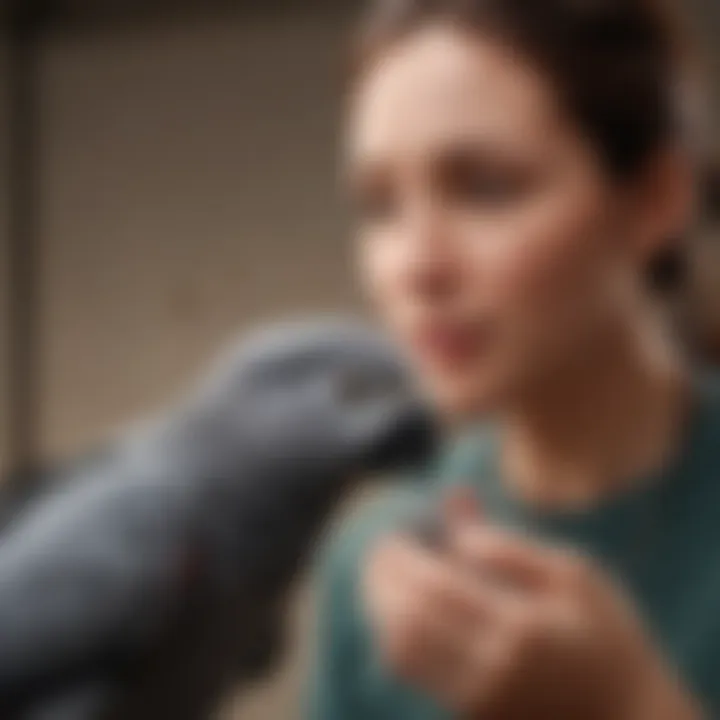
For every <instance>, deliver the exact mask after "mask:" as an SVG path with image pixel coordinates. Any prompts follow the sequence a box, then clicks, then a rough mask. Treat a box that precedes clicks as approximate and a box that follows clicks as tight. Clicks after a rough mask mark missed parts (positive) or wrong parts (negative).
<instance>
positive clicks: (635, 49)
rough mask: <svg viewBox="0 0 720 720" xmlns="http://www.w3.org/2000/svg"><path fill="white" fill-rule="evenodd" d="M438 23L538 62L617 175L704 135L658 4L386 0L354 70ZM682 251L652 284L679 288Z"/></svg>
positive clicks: (688, 71)
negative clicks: (406, 37)
mask: <svg viewBox="0 0 720 720" xmlns="http://www.w3.org/2000/svg"><path fill="white" fill-rule="evenodd" d="M438 21H440V22H447V23H450V24H454V25H456V26H458V27H459V28H461V29H463V30H469V31H478V32H480V33H487V34H489V35H490V36H492V37H495V38H497V39H499V40H501V41H503V42H507V43H508V45H510V46H511V47H513V48H514V49H516V50H517V51H518V52H519V53H521V54H522V55H524V56H525V57H527V59H528V60H529V61H530V62H532V63H533V64H535V65H537V66H538V67H539V68H540V69H541V70H542V71H543V72H544V73H545V75H546V76H547V77H548V78H549V80H550V82H551V83H552V84H553V87H554V88H555V90H556V92H557V95H558V98H559V100H560V102H561V103H562V105H563V106H564V107H565V109H566V110H567V111H568V112H569V114H570V116H571V117H572V118H574V120H575V121H576V122H577V124H578V126H579V127H580V129H581V130H582V131H583V132H584V134H585V135H586V137H588V139H589V140H590V141H591V143H592V144H593V146H594V147H595V148H596V150H597V151H598V156H599V158H600V160H601V161H602V163H603V164H604V166H605V168H606V170H607V171H608V172H609V173H610V174H611V175H612V177H614V178H616V179H619V180H627V179H632V178H633V177H635V176H637V175H638V174H640V173H641V172H642V171H643V170H644V169H646V167H647V166H648V165H649V163H650V162H651V161H652V160H653V159H654V158H655V157H656V155H657V154H658V153H659V152H660V151H661V150H662V149H663V148H664V147H666V146H668V145H670V144H672V143H676V142H688V143H691V142H696V141H697V139H698V137H699V134H700V130H699V128H698V127H697V125H696V124H695V123H696V122H697V120H699V119H700V118H699V117H698V116H697V113H696V112H695V111H696V109H697V108H696V107H695V104H696V100H697V99H699V97H700V94H699V93H697V88H698V84H697V80H698V73H697V72H696V70H697V67H696V63H695V58H694V57H693V53H692V52H691V44H690V42H689V39H688V38H689V36H688V33H687V32H686V28H685V27H684V25H683V23H681V22H680V20H679V18H677V17H676V16H675V15H674V14H673V13H671V12H670V10H669V8H668V7H667V6H666V5H665V4H664V3H662V2H661V0H394V1H393V0H380V1H379V2H375V3H374V4H373V5H372V6H371V10H370V13H369V16H368V18H367V22H366V24H365V25H364V26H363V27H362V29H361V34H360V38H359V43H358V47H357V51H358V52H357V55H356V57H355V58H354V73H355V74H359V73H361V72H362V70H363V68H364V67H365V65H366V64H367V62H368V60H371V59H372V58H373V57H374V56H375V55H376V54H377V53H378V52H380V51H381V50H382V48H383V47H385V46H387V45H388V44H390V43H392V42H393V41H394V40H396V39H399V38H401V37H402V36H403V35H405V34H406V33H408V32H410V31H412V30H413V29H415V28H417V27H419V26H421V25H424V24H427V23H429V22H438ZM684 255H685V253H684V251H683V250H682V244H681V243H679V242H671V243H669V244H668V250H667V252H664V253H663V256H662V257H660V258H658V260H657V263H656V265H657V267H655V264H653V267H651V268H650V275H651V282H652V283H653V284H654V285H655V286H656V287H659V288H661V289H663V290H666V289H674V288H675V287H676V286H677V285H678V284H680V283H681V282H682V275H683V269H682V265H683V264H684Z"/></svg>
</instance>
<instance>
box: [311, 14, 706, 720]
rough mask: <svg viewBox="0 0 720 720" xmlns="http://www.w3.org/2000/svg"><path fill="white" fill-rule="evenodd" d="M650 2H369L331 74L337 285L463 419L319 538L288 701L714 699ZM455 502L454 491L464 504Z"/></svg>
mask: <svg viewBox="0 0 720 720" xmlns="http://www.w3.org/2000/svg"><path fill="white" fill-rule="evenodd" d="M685 52H686V46H685V44H684V43H683V41H682V39H681V38H680V36H679V32H678V30H677V24H676V23H675V22H674V21H672V20H671V19H670V17H669V16H668V15H667V14H666V13H665V12H663V11H662V10H661V8H660V3H659V2H656V1H653V0H543V2H538V0H436V1H435V2H429V1H428V0H425V1H423V0H406V1H405V2H397V3H380V5H379V6H378V8H377V9H376V10H375V12H374V13H373V14H372V16H371V21H370V23H369V25H368V27H367V29H366V31H365V33H364V36H363V41H362V45H361V53H360V59H359V63H358V65H357V68H356V72H355V74H354V76H353V78H352V84H351V92H350V106H349V123H348V143H347V145H348V175H349V179H350V186H351V189H352V192H353V194H354V197H355V199H356V202H357V205H358V210H359V233H358V235H359V257H360V267H361V270H362V276H363V280H364V281H365V284H366V287H367V289H368V291H369V294H370V296H371V297H372V299H373V300H374V301H375V303H376V304H377V306H378V308H379V312H380V314H381V316H382V317H383V318H384V320H385V321H386V322H387V324H388V325H389V327H390V329H391V331H392V332H393V333H394V334H395V336H396V337H397V339H398V341H399V342H400V343H401V344H402V345H403V346H404V347H405V348H406V349H407V351H408V354H409V356H410V357H411V359H412V360H413V362H414V363H415V366H416V369H417V372H418V375H419V377H420V378H421V379H422V380H423V381H424V383H425V384H426V386H427V388H428V390H429V392H430V393H432V395H433V397H434V398H435V399H436V401H437V403H438V406H439V407H440V408H441V409H442V410H444V411H445V412H446V413H447V414H448V416H449V417H450V418H451V419H452V420H453V422H460V423H461V424H464V426H465V427H468V426H469V425H470V424H471V423H472V421H473V420H474V419H476V418H478V417H479V416H483V417H485V418H491V420H492V422H491V423H489V424H490V425H491V429H487V430H482V431H481V430H475V431H473V432H470V433H469V437H468V439H467V440H464V441H463V442H462V443H461V444H460V447H459V449H458V450H457V451H456V452H454V453H450V455H449V458H450V459H449V461H448V463H447V464H445V466H444V467H445V469H444V470H443V471H442V472H440V473H438V474H437V477H436V478H435V479H434V480H433V481H432V483H433V488H432V491H433V492H434V491H435V490H439V491H440V493H441V494H444V495H445V496H446V500H445V503H444V506H445V509H444V512H445V519H446V525H445V535H444V538H445V542H444V545H443V547H442V548H433V547H428V546H427V545H424V544H423V543H421V542H418V541H416V540H414V539H413V537H412V535H411V534H409V533H405V532H404V531H403V529H402V522H401V519H400V518H399V517H398V515H399V514H402V513H403V512H404V509H405V507H406V505H405V500H404V499H403V498H402V497H400V498H399V499H398V502H397V503H390V502H385V503H383V504H382V505H381V506H379V507H377V508H374V509H373V510H371V511H369V512H367V513H365V514H363V515H362V516H361V517H360V518H358V519H357V520H356V521H355V522H354V523H352V526H351V528H350V529H348V530H347V531H346V532H345V533H343V534H342V536H341V537H340V538H339V539H338V540H337V541H336V542H335V543H334V544H333V546H332V550H331V552H330V556H329V560H328V569H327V581H326V586H325V593H324V600H323V608H322V615H321V621H322V632H323V639H322V642H321V646H320V661H319V668H318V682H317V685H316V689H315V690H316V692H315V695H314V706H313V711H312V714H311V716H312V717H314V718H318V719H322V720H353V718H373V720H376V719H378V718H388V719H390V718H393V719H394V720H405V718H407V720H414V719H416V718H425V717H428V718H436V717H437V718H442V717H446V716H459V717H467V718H488V719H489V720H498V719H503V720H505V719H508V718H532V719H535V718H553V719H555V718H578V719H580V718H582V720H625V719H627V720H649V719H652V720H665V719H667V720H685V719H688V720H690V719H691V718H692V719H694V718H700V717H707V716H706V715H705V714H704V713H708V714H709V715H713V714H715V713H720V576H719V575H718V573H717V570H716V568H717V565H718V561H720V391H718V390H717V389H716V386H715V384H714V381H713V378H712V377H703V378H701V377H699V376H698V374H697V373H695V372H693V371H691V369H690V367H689V363H688V362H687V361H686V359H685V357H684V354H683V352H682V348H681V344H680V343H679V342H678V340H677V339H676V337H675V334H674V333H673V332H672V329H671V327H670V325H669V323H668V322H667V320H666V318H665V317H664V312H663V308H666V306H667V301H668V299H670V300H672V294H673V293H676V292H677V291H678V290H681V289H682V288H681V284H682V273H681V272H680V270H681V269H682V255H683V250H682V238H684V237H686V236H687V233H688V231H689V230H690V229H691V226H692V224H693V222H694V214H695V208H694V206H695V189H696V188H695V185H696V183H695V178H696V177H697V170H698V167H697V163H698V155H697V152H698V149H699V143H697V139H698V136H697V132H698V130H697V126H695V125H694V122H695V121H696V120H697V119H698V118H697V116H696V114H695V112H693V110H694V105H695V103H694V102H693V98H694V96H695V93H694V80H693V77H692V74H691V70H692V67H691V63H689V62H688V59H687V57H686V55H685ZM468 493H469V494H468Z"/></svg>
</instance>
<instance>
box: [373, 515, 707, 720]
mask: <svg viewBox="0 0 720 720" xmlns="http://www.w3.org/2000/svg"><path fill="white" fill-rule="evenodd" d="M451 520H452V518H451ZM457 520H458V519H457V518H456V519H455V521H454V522H451V523H450V524H449V535H448V547H447V552H445V553H444V554H442V555H441V554H437V553H434V552H432V551H429V550H427V549H425V548H422V547H421V546H420V545H418V544H416V543H415V542H414V541H413V540H412V539H410V538H403V537H395V538H389V539H387V540H386V541H384V542H382V543H380V544H379V545H378V546H377V547H376V548H375V551H374V552H373V553H372V554H371V556H370V558H369V561H368V564H367V566H366V572H365V576H364V590H365V600H366V607H367V610H368V613H369V616H370V620H371V623H372V625H373V626H374V629H375V631H376V633H377V638H378V643H379V647H380V650H381V652H382V654H383V657H384V659H385V661H386V663H387V664H388V665H389V667H390V669H391V670H392V671H394V672H395V673H396V674H398V675H400V676H402V677H403V678H404V679H405V680H407V681H409V682H411V683H413V684H415V685H416V686H418V687H420V688H423V689H424V690H425V691H427V692H429V693H430V694H431V695H433V696H434V697H436V698H437V699H439V700H440V701H441V702H442V703H444V704H445V706H446V707H448V709H450V710H452V711H455V712H457V713H459V714H460V715H461V716H462V717H466V718H483V719H485V718H488V719H490V720H501V719H502V720H511V719H512V720H515V719H516V718H517V719H519V718H528V717H533V718H567V719H568V720H569V719H571V718H578V719H582V720H686V719H687V720H695V719H696V718H700V717H701V714H700V712H699V710H698V708H697V707H696V706H695V704H694V702H693V701H692V699H691V698H690V697H689V696H687V695H686V694H685V692H684V691H683V690H682V689H681V688H680V686H679V683H678V681H677V678H676V677H675V676H674V675H673V673H672V672H671V671H670V670H669V669H668V668H667V667H666V666H665V664H664V662H663V661H662V659H661V657H660V655H659V653H658V652H657V651H656V650H655V648H654V647H653V646H652V643H651V642H650V641H649V639H648V638H647V636H646V635H645V633H644V631H643V629H642V626H641V623H640V622H639V620H638V618H637V617H636V615H635V613H634V612H633V611H632V609H631V608H630V607H629V604H628V603H627V601H626V600H625V598H624V597H623V596H622V594H621V593H620V592H619V591H618V590H617V589H616V588H615V587H614V586H613V585H612V583H611V582H610V581H609V580H608V578H606V577H604V575H603V574H602V573H601V572H600V571H599V570H598V569H597V568H595V567H593V566H592V565H591V564H590V563H589V562H588V561H586V560H584V559H582V558H579V557H576V556H574V555H573V554H571V553H568V552H565V551H562V550H558V549H551V548H548V547H541V546H538V545H536V544H533V543H531V542H530V541H528V540H524V539H520V538H519V537H517V536H513V535H511V534H509V533H506V532H502V531H500V530H498V529H496V528H493V527H491V526H489V525H487V524H484V523H481V522H479V519H477V518H476V519H470V518H468V516H467V512H465V513H463V517H462V518H461V519H460V521H457Z"/></svg>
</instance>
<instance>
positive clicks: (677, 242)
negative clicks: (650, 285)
mask: <svg viewBox="0 0 720 720" xmlns="http://www.w3.org/2000/svg"><path fill="white" fill-rule="evenodd" d="M632 203H633V214H634V216H635V218H636V226H635V232H634V240H635V242H634V249H635V251H636V254H637V260H638V264H639V266H640V267H650V268H652V266H653V265H655V264H657V262H656V260H657V259H658V258H672V257H676V256H678V255H679V256H682V255H683V254H684V251H683V248H682V245H683V242H684V238H685V237H686V236H687V234H688V230H689V229H690V228H692V226H693V224H694V221H695V217H696V215H697V210H698V187H697V182H696V178H695V170H694V167H693V162H692V159H691V158H690V157H689V155H688V154H687V153H686V152H683V151H682V150H680V149H674V148H671V149H668V150H666V151H663V152H662V153H660V154H658V155H657V156H656V158H655V159H654V160H653V161H652V162H651V163H650V164H649V165H648V166H647V168H646V169H645V170H644V171H643V172H642V174H641V175H640V176H639V177H638V179H637V182H636V185H635V192H634V193H633V197H632ZM660 264H663V263H660Z"/></svg>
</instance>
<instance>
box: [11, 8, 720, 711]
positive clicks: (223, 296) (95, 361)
mask: <svg viewBox="0 0 720 720" xmlns="http://www.w3.org/2000/svg"><path fill="white" fill-rule="evenodd" d="M683 1H684V2H685V3H686V4H687V6H688V11H689V14H690V15H691V16H692V18H693V21H694V23H695V24H696V26H697V28H698V30H699V34H700V37H701V39H702V40H703V42H704V44H705V48H706V50H705V53H704V54H705V56H706V58H707V61H708V62H707V64H708V67H709V69H710V72H711V77H713V78H714V82H712V83H711V85H712V89H713V90H716V86H718V85H720V43H719V42H718V39H719V38H720V3H718V2H717V0H683ZM357 5H358V3H357V1H356V2H350V1H347V2H346V1H344V0H343V1H341V0H334V1H333V0H327V1H323V0H303V2H299V0H262V1H260V0H256V1H255V2H252V1H251V0H245V1H244V2H234V3H228V2H212V1H211V0H197V2H189V1H184V2H183V1H180V0H177V2H171V1H170V0H165V1H161V0H144V1H140V0H132V1H131V0H47V1H45V2H37V3H32V2H30V0H25V2H20V3H16V4H15V6H13V5H11V4H8V5H5V6H3V12H4V17H3V19H4V28H5V29H6V33H5V35H4V37H5V42H3V44H2V55H1V56H0V93H2V98H3V99H2V102H0V137H1V138H2V139H1V140H0V168H1V174H0V177H1V178H2V180H1V181H0V190H1V192H0V288H1V289H2V292H1V293H0V348H1V350H2V352H1V353H0V372H2V376H3V378H4V380H3V383H2V385H1V386H0V462H2V466H3V467H4V468H5V469H7V468H9V467H11V466H14V465H15V464H17V463H19V462H24V461H27V460H28V459H42V458H50V459H53V460H54V459H57V458H61V457H64V456H67V455H71V454H73V453H76V452H79V451H83V450H84V449H86V448H90V447H93V446H94V445H95V444H96V443H98V442H100V441H101V440H102V439H103V438H105V437H107V435H108V434H109V433H110V432H112V431H113V430H114V429H116V428H117V427H120V426H122V425H123V424H124V423H125V422H127V421H129V420H131V419H133V418H136V417H138V416H143V415H145V414H147V413H149V412H151V411H153V410H154V409H155V408H157V407H159V406H161V405H162V404H163V403H165V402H167V401H169V400H170V399H171V398H173V397H174V396H176V395H177V394H178V392H180V391H181V390H182V389H184V387H185V386H186V384H187V383H188V381H189V380H190V379H192V378H193V377H194V376H195V375H196V373H197V372H198V371H199V370H200V369H201V368H202V366H203V363H204V362H205V361H206V360H207V359H208V358H209V357H210V356H211V355H212V354H213V353H215V352H216V350H217V349H218V347H219V346H221V345H222V344H224V343H225V342H227V341H228V340H230V339H232V338H233V337H234V336H235V335H236V334H237V333H238V332H239V331H242V329H243V328H245V327H247V326H248V325H250V324H257V323H259V322H261V321H263V320H265V319H268V318H272V317H276V316H278V315H293V314H295V313H308V312H312V311H318V310H326V309H331V310H336V309H353V308H357V307H359V301H358V298H357V297H356V292H355V289H354V285H353V277H352V268H351V257H350V252H349V250H350V241H349V228H348V224H347V220H346V217H345V213H344V211H343V205H342V201H341V198H340V195H339V193H338V188H337V183H336V149H337V148H336V146H337V138H338V128H339V119H340V113H341V100H342V98H341V85H342V83H341V80H342V70H343V62H344V54H343V49H344V46H345V37H346V31H347V28H348V25H349V23H350V22H351V21H352V19H353V18H354V16H355V13H356V10H357ZM715 105H716V108H715V115H714V117H715V122H714V126H715V127H716V132H715V135H716V137H717V142H716V147H720V121H719V119H720V102H718V93H717V91H716V92H715ZM699 235H700V238H699V242H698V245H697V249H698V250H697V258H698V260H697V262H696V267H697V268H698V272H697V275H696V278H697V282H696V284H695V286H694V292H693V296H692V312H691V314H692V317H693V318H694V320H695V322H696V324H697V327H698V328H699V329H700V333H701V335H702V337H703V339H704V340H705V341H706V342H707V345H708V347H709V348H711V347H714V348H715V351H716V352H717V355H718V360H719V361H720V230H719V229H718V228H716V227H714V224H713V223H706V225H705V226H704V227H703V228H702V229H701V232H700V233H699ZM305 594H306V593H303V595H305ZM309 604H310V603H309V602H308V601H307V600H304V601H302V602H298V618H297V620H296V627H297V633H298V638H299V641H298V643H297V644H296V650H295V651H294V653H293V655H292V657H290V658H289V659H288V662H287V664H286V667H285V668H283V669H282V671H281V672H280V674H279V676H278V677H277V678H274V679H273V680H272V681H270V682H269V683H267V685H266V686H263V687H261V688H258V690H257V692H256V693H255V694H254V695H253V697H250V698H243V700H242V702H240V703H234V704H231V709H230V710H229V711H228V717H240V718H242V719H243V720H245V719H247V720H265V719H270V718H281V717H284V718H294V717H298V714H299V713H298V693H297V690H298V687H299V684H300V680H301V678H302V677H303V675H304V667H305V665H306V660H307V652H308V647H307V642H305V641H304V640H303V638H307V637H309V636H310V634H311V633H310V632H309V631H308V629H309V627H310V620H309V613H308V606H309Z"/></svg>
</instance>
